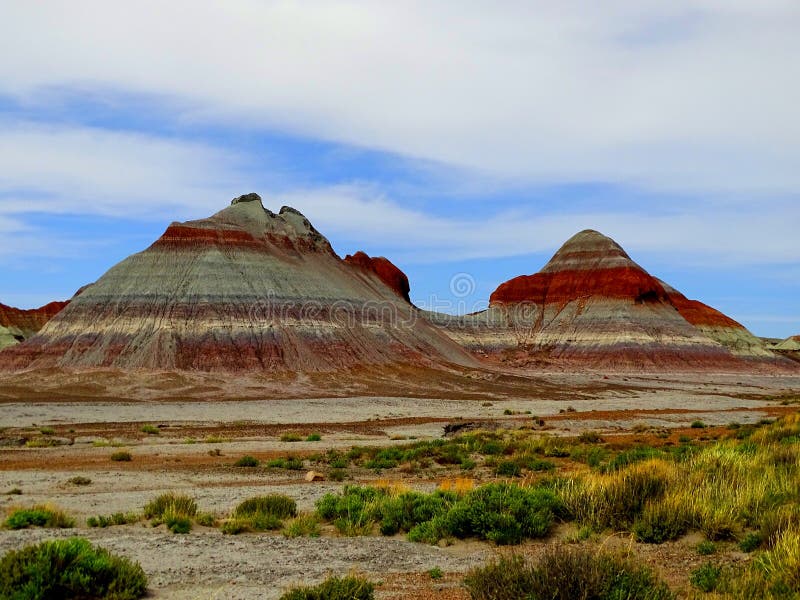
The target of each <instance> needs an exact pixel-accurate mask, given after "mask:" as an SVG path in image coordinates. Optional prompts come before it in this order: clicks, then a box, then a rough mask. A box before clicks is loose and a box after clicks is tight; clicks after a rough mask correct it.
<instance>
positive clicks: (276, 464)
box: [267, 456, 303, 471]
mask: <svg viewBox="0 0 800 600" xmlns="http://www.w3.org/2000/svg"><path fill="white" fill-rule="evenodd" d="M267 466H268V467H270V468H272V469H288V470H290V471H300V470H302V468H303V461H302V460H301V459H299V458H295V457H293V456H287V457H286V458H276V459H274V460H271V461H269V462H268V463H267Z"/></svg>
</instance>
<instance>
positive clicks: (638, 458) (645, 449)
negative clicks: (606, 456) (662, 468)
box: [603, 446, 664, 473]
mask: <svg viewBox="0 0 800 600" xmlns="http://www.w3.org/2000/svg"><path fill="white" fill-rule="evenodd" d="M663 455H664V453H663V452H661V451H659V450H656V449H655V448H651V447H650V446H637V447H636V448H631V449H630V450H625V451H623V452H620V453H619V454H617V455H616V456H615V457H614V458H613V459H611V461H610V462H609V463H608V465H606V467H605V468H604V469H603V472H605V473H612V472H614V471H620V470H622V469H624V468H625V467H627V466H628V465H632V464H634V463H638V462H643V461H645V460H649V459H651V458H660V457H662V456H663Z"/></svg>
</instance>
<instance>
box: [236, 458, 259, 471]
mask: <svg viewBox="0 0 800 600" xmlns="http://www.w3.org/2000/svg"><path fill="white" fill-rule="evenodd" d="M258 465H259V462H258V459H256V458H253V457H252V456H250V455H247V456H243V457H242V458H240V459H239V460H237V461H236V462H235V463H233V466H234V467H249V468H253V467H257V466H258Z"/></svg>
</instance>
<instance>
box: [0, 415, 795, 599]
mask: <svg viewBox="0 0 800 600" xmlns="http://www.w3.org/2000/svg"><path fill="white" fill-rule="evenodd" d="M296 454H297V453H293V454H287V455H284V456H280V455H278V457H277V458H275V454H273V455H272V456H271V457H267V458H264V459H263V460H258V459H256V458H254V457H252V456H249V455H245V456H243V457H241V458H240V459H238V460H237V461H236V464H237V466H249V467H251V468H257V470H256V471H254V472H253V473H254V475H255V476H257V477H264V476H269V474H270V473H271V472H274V471H275V470H278V469H280V470H285V471H297V470H300V469H304V468H306V467H311V468H314V469H318V470H319V471H320V472H324V473H325V474H326V476H327V478H328V479H329V480H330V481H337V480H339V479H349V480H351V481H352V482H353V483H348V484H345V485H343V486H342V487H341V488H340V489H339V490H338V491H333V492H330V493H327V494H324V495H323V496H322V497H319V498H318V499H317V500H316V502H315V504H314V507H313V510H312V511H310V512H300V511H298V507H297V504H296V501H295V499H294V498H292V497H290V496H286V495H282V494H266V495H261V496H256V497H251V498H244V499H242V500H240V501H239V502H238V504H235V505H233V506H231V507H230V508H228V509H227V512H225V511H224V510H223V511H222V512H220V513H218V514H209V513H203V512H201V511H200V510H199V508H198V506H197V502H196V501H195V500H194V499H193V498H191V497H190V496H188V495H185V494H181V493H177V492H169V493H165V494H161V495H158V496H157V497H155V498H153V499H152V500H151V501H150V502H149V503H147V504H146V505H145V506H144V507H142V509H141V512H140V513H115V514H111V515H106V516H103V515H98V516H93V517H90V518H89V519H88V520H87V525H88V526H89V527H93V528H105V527H117V526H125V525H130V524H132V523H138V522H142V521H145V520H146V521H149V522H150V524H151V525H153V526H159V525H164V526H165V527H166V528H167V529H168V530H170V531H172V532H174V533H179V534H187V533H190V532H191V530H192V528H193V525H202V526H205V527H215V528H219V529H220V530H221V531H222V532H223V533H225V534H250V535H282V536H285V537H287V538H299V537H318V536H395V535H398V534H399V535H402V536H404V537H405V538H406V539H407V540H409V541H411V542H415V543H420V544H438V545H447V544H455V543H458V541H459V540H467V539H471V540H482V541H485V542H488V543H489V544H490V545H491V546H498V547H506V550H504V551H503V552H502V553H501V554H499V555H498V558H497V560H496V561H495V562H490V563H489V564H487V565H486V566H484V567H482V568H480V569H475V570H473V571H472V572H471V573H469V575H468V576H467V577H466V579H464V581H463V587H462V589H463V590H465V592H466V593H468V594H469V595H470V597H472V598H474V599H476V600H481V599H484V598H486V599H498V600H503V599H504V598H512V597H513V598H518V597H525V598H533V599H535V598H545V597H547V598H560V597H564V598H568V597H573V596H570V595H569V594H570V593H571V592H570V591H569V590H573V591H574V590H575V589H583V590H590V591H591V593H590V594H589V595H587V596H586V597H587V598H598V599H602V598H615V599H616V598H630V599H632V600H633V599H636V598H644V599H653V600H660V599H666V598H672V597H690V598H692V597H703V596H706V595H708V597H709V598H710V597H715V598H729V599H731V600H739V599H742V600H743V599H745V598H768V599H769V598H772V599H776V600H777V599H784V598H796V597H797V595H798V593H800V576H798V573H800V486H798V485H797V482H798V480H799V479H800V414H788V415H785V416H783V417H782V418H780V419H777V420H774V421H773V420H763V421H761V422H759V423H757V424H755V425H741V424H737V423H731V424H730V425H728V426H727V427H719V426H717V427H703V428H699V427H687V428H685V429H683V430H682V431H679V432H673V431H667V430H662V429H657V428H656V429H653V428H647V427H644V426H642V427H640V428H639V429H638V430H637V431H634V432H633V433H631V434H625V435H622V436H615V435H610V434H603V435H600V434H598V433H596V432H591V431H590V432H587V433H584V434H581V435H578V436H575V437H557V436H553V435H548V434H547V433H546V432H542V431H540V430H536V429H527V428H524V427H523V428H519V429H515V430H503V429H497V430H493V431H471V432H468V433H465V434H462V435H458V436H455V437H452V438H445V439H440V440H432V441H410V442H409V443H403V444H400V445H392V446H389V447H379V446H378V447H359V446H356V447H353V448H350V449H345V450H341V449H339V450H329V451H325V452H321V453H317V454H305V455H302V456H297V455H296ZM222 468H225V469H231V463H227V465H226V466H224V467H222ZM231 470H233V469H231ZM276 475H277V473H276ZM287 475H288V474H287ZM282 476H283V475H282ZM73 479H76V478H73ZM73 479H70V480H68V482H69V483H70V485H75V486H80V485H84V484H85V482H84V481H83V480H80V481H78V480H75V481H73ZM87 479H88V478H87ZM434 482H435V483H434ZM72 525H74V519H72V518H71V517H70V516H68V515H67V514H65V513H64V512H63V511H60V510H59V509H56V508H53V507H44V506H33V507H30V508H26V507H20V508H13V509H8V510H7V511H6V517H5V521H4V527H6V528H9V529H11V528H13V529H18V528H26V527H69V526H72ZM689 534H691V536H692V537H689V538H685V536H687V535H689ZM611 538H614V539H620V538H621V539H629V540H631V541H632V542H637V543H638V544H629V545H628V546H627V547H628V548H629V549H630V551H628V552H622V553H621V552H620V550H619V546H617V547H616V549H613V548H609V549H602V548H603V547H604V540H608V539H611ZM684 538H685V539H687V540H693V541H691V543H690V544H686V543H685V542H684V544H685V550H682V552H685V553H686V555H687V556H689V555H691V556H693V558H689V559H688V560H689V561H690V563H691V567H687V568H686V570H685V571H684V575H683V576H682V580H681V581H682V582H683V583H682V584H681V585H680V586H677V587H676V586H675V584H674V581H670V586H671V587H672V589H670V587H667V585H666V584H665V583H664V582H663V581H661V580H660V579H659V574H658V572H657V571H654V570H652V569H651V568H648V567H647V566H646V565H645V564H644V563H643V562H641V555H642V554H644V555H646V554H647V552H643V549H644V548H648V547H650V548H655V547H657V546H658V545H660V544H665V543H669V542H672V541H674V540H680V539H684ZM528 540H546V541H547V542H548V547H549V548H551V550H548V551H547V552H545V553H544V555H537V556H536V557H535V558H531V557H530V556H527V557H526V555H525V554H524V549H525V548H526V547H528V546H527V545H526V544H525V542H526V541H528ZM520 545H522V546H520ZM509 546H510V547H511V550H512V552H520V551H522V552H523V553H520V554H516V553H512V554H508V552H507V547H509ZM734 553H746V554H747V556H748V560H741V559H736V560H733V559H732V558H731V557H732V556H733V555H734ZM740 556H741V555H740ZM650 564H651V565H652V564H653V563H652V562H651V563H650ZM432 572H436V573H437V579H438V578H441V577H442V576H443V575H442V573H441V571H435V570H432ZM429 580H430V581H433V580H434V579H433V575H431V577H430V578H429ZM355 581H361V582H362V584H364V585H365V586H366V584H367V583H369V582H367V581H366V580H362V579H360V578H358V577H355V578H353V577H343V578H341V577H340V578H336V577H332V578H330V579H329V580H328V581H326V582H324V583H323V584H321V586H312V587H306V588H297V589H294V590H291V591H290V592H287V595H286V596H285V597H287V598H317V597H319V598H322V597H325V598H328V597H331V598H333V597H338V596H336V595H335V594H336V593H340V592H341V593H351V592H352V593H354V594H355V593H356V592H353V591H352V590H351V589H350V587H348V586H350V585H354V583H353V582H355ZM451 581H452V580H451ZM459 582H460V580H459V581H458V582H456V583H459ZM325 586H327V587H325ZM575 586H577V587H575ZM354 589H356V590H357V593H359V594H367V595H365V596H363V597H372V594H373V589H374V586H373V584H369V586H366V587H364V586H362V587H357V588H354ZM546 589H552V590H558V591H559V593H561V592H562V591H563V593H564V594H567V595H564V596H548V595H546V593H545V591H543V590H546ZM587 593H588V592H587ZM320 594H322V595H320ZM325 594H328V595H325ZM330 594H333V595H330ZM509 594H510V595H509ZM515 594H516V595H515ZM347 597H362V596H356V595H354V596H347Z"/></svg>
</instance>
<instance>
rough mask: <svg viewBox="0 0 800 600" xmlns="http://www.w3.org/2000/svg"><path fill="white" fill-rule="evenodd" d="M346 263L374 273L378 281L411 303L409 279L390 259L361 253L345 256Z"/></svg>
mask: <svg viewBox="0 0 800 600" xmlns="http://www.w3.org/2000/svg"><path fill="white" fill-rule="evenodd" d="M344 262H346V263H347V264H349V265H353V266H355V267H358V268H361V269H364V270H365V271H368V272H371V273H374V274H375V275H377V276H378V279H380V280H381V281H382V282H383V283H385V284H386V285H387V286H389V287H390V288H391V289H393V290H394V291H395V292H396V293H397V295H398V296H400V297H401V298H403V300H405V301H406V302H409V303H410V302H411V298H410V297H409V293H410V292H411V284H410V283H409V282H408V277H407V276H406V274H405V273H403V272H402V271H401V270H400V269H398V268H397V267H396V266H395V265H394V263H392V262H391V261H390V260H389V259H388V258H384V257H383V256H377V257H374V258H373V257H370V256H368V255H367V254H366V253H364V252H361V251H359V252H356V253H355V254H353V255H352V256H351V255H350V254H348V255H347V256H345V257H344Z"/></svg>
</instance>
